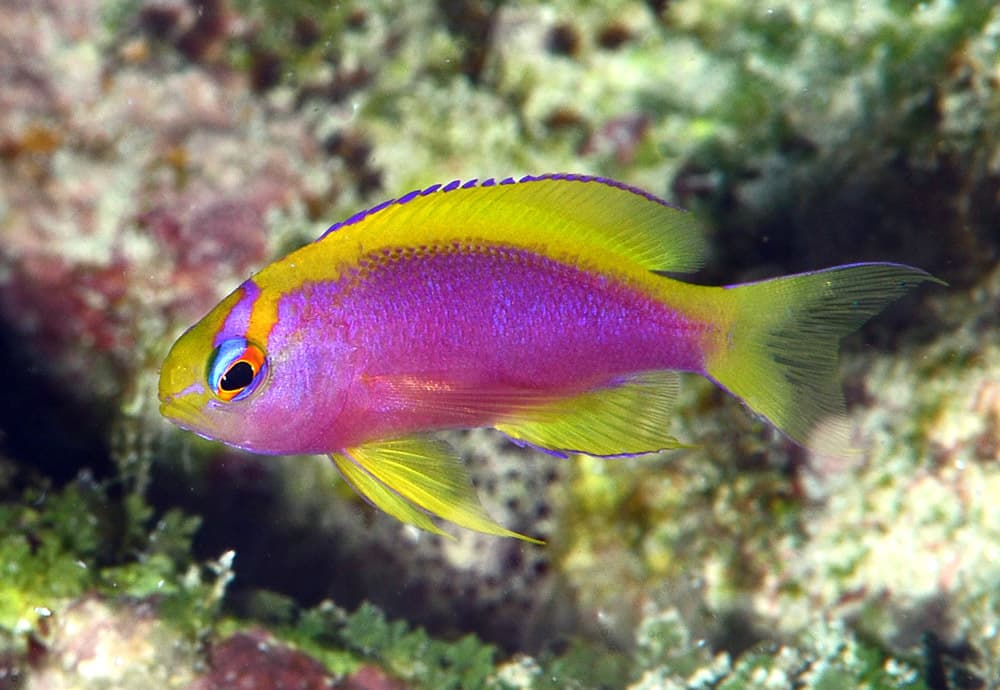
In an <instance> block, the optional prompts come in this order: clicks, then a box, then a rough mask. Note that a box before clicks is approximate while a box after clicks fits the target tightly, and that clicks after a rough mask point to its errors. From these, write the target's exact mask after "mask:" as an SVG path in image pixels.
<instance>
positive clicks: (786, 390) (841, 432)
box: [705, 263, 945, 453]
mask: <svg viewBox="0 0 1000 690" xmlns="http://www.w3.org/2000/svg"><path fill="white" fill-rule="evenodd" d="M928 281H930V282H935V283H940V284H945V283H944V282H943V281H941V280H939V279H937V278H935V277H934V276H932V275H930V274H929V273H926V272H925V271H922V270H920V269H919V268H913V267H911V266H904V265H902V264H892V263H861V264H850V265H846V266H836V267H834V268H828V269H825V270H822V271H815V272H811V273H801V274H798V275H791V276H785V277H782V278H775V279H772V280H765V281H761V282H757V283H746V284H743V285H734V286H731V287H729V288H727V289H726V294H725V299H727V300H730V299H731V300H733V312H732V313H733V319H732V326H731V328H730V329H729V331H728V333H727V334H726V336H725V337H724V338H721V339H720V343H719V345H718V346H717V348H716V349H715V351H714V352H712V353H711V354H710V355H709V357H708V359H707V361H706V366H705V369H706V373H707V374H708V376H710V377H711V378H712V379H714V380H715V381H716V382H718V383H719V384H720V385H721V386H723V387H725V388H726V389H728V390H729V391H731V392H732V393H734V394H735V395H737V396H739V397H740V398H742V399H743V400H744V401H745V402H746V404H747V405H749V406H750V408H751V409H753V410H754V411H755V412H757V413H759V414H761V415H762V416H764V417H766V418H767V419H768V420H769V421H770V422H771V423H772V424H774V425H775V426H776V427H778V429H780V430H781V431H783V432H784V433H785V434H787V435H788V436H789V437H790V438H792V439H793V440H794V441H796V442H798V443H800V444H802V445H804V446H806V447H808V448H810V449H812V450H815V451H817V452H821V453H838V452H844V451H845V450H846V449H847V447H848V443H847V436H848V429H847V424H846V422H845V417H844V396H843V392H842V390H841V384H840V381H839V378H838V376H837V351H838V348H839V343H840V339H841V338H843V337H844V336H845V335H847V334H848V333H851V332H852V331H854V330H856V329H857V328H859V327H860V326H861V325H862V324H863V323H864V322H865V321H867V320H868V319H870V318H871V317H872V316H874V315H875V314H877V313H878V312H880V311H881V310H882V309H883V308H884V307H885V306H886V305H887V304H888V303H889V302H892V301H893V300H895V299H897V298H899V297H900V296H901V295H903V294H904V293H906V292H907V291H908V290H910V289H911V288H912V287H914V286H915V285H918V284H920V283H923V282H928ZM820 432H821V433H820Z"/></svg>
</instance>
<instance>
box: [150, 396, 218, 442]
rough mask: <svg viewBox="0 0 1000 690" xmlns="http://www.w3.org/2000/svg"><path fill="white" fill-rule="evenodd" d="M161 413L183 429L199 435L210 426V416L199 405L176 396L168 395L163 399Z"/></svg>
mask: <svg viewBox="0 0 1000 690" xmlns="http://www.w3.org/2000/svg"><path fill="white" fill-rule="evenodd" d="M160 414H161V415H163V416H164V417H166V418H167V419H168V420H169V421H170V422H171V423H173V424H175V425H177V426H179V427H180V428H181V429H184V430H185V431H191V432H194V433H196V434H198V435H199V436H202V435H203V430H204V429H205V428H207V427H208V418H207V417H206V416H205V414H204V413H203V412H202V411H201V410H200V409H199V408H198V407H197V406H195V405H193V404H191V402H189V401H186V400H183V399H180V398H178V397H176V396H172V395H168V396H167V397H165V398H162V399H161V401H160ZM206 438H207V437H206Z"/></svg>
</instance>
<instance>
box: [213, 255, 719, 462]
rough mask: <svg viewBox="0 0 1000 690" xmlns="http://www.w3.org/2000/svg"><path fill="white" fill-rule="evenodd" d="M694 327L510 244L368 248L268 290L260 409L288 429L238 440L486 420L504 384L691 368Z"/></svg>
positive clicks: (539, 387) (558, 384) (287, 448)
mask: <svg viewBox="0 0 1000 690" xmlns="http://www.w3.org/2000/svg"><path fill="white" fill-rule="evenodd" d="M253 292H255V291H254V290H247V293H248V294H250V293H253ZM247 301H249V300H247ZM234 325H235V324H234ZM706 329H708V326H707V325H706V324H703V323H698V322H695V321H692V320H690V319H688V318H685V317H684V316H683V315H681V314H679V313H677V312H676V311H673V310H671V309H670V308H668V307H667V306H665V305H664V304H662V303H661V302H659V301H657V300H655V299H654V298H653V297H651V296H650V295H648V294H646V293H645V292H644V291H643V290H641V289H640V288H638V287H630V286H628V285H627V284H623V283H622V282H619V281H615V280H613V279H611V278H610V277H608V276H603V275H600V274H596V273H591V272H588V271H585V270H582V269H580V268H577V267H574V266H572V265H569V264H564V263H561V262H558V261H555V260H552V259H549V258H546V257H542V256H538V255H535V254H532V253H530V252H526V251H523V250H517V249H509V248H495V247H484V248H481V249H477V250H472V251H470V250H468V249H465V248H463V249H456V250H455V251H447V250H445V251H423V252H419V251H418V252H407V253H404V254H398V255H395V254H394V255H389V254H387V255H378V256H375V257H370V258H369V259H368V260H366V261H364V262H362V264H361V266H360V268H358V269H356V270H352V271H351V272H350V273H349V274H348V275H347V276H346V277H342V278H341V279H340V280H338V281H335V282H320V283H307V284H304V285H302V286H301V287H299V288H296V289H293V290H291V291H289V292H288V293H286V294H284V295H282V296H281V297H280V298H279V301H278V318H277V321H276V323H275V324H274V327H273V329H272V331H271V333H270V336H269V338H268V343H267V349H268V351H269V352H270V353H271V357H272V358H273V360H274V361H273V362H272V367H273V375H274V376H275V377H276V378H279V379H280V378H281V377H283V376H284V377H286V378H287V379H288V381H286V383H290V384H291V385H289V386H287V387H286V386H285V385H281V383H282V382H280V381H276V382H275V383H278V384H279V387H280V388H282V389H284V391H280V390H272V391H269V395H268V396H267V400H268V401H267V403H266V404H268V405H269V406H271V407H272V409H271V410H270V411H268V413H267V416H266V417H265V418H267V419H271V420H273V422H274V424H275V427H274V429H273V432H274V436H275V437H277V436H278V435H279V433H280V430H282V429H285V430H288V429H293V428H294V429H297V430H298V431H297V432H296V433H295V434H294V435H292V436H289V435H287V434H284V433H282V434H280V435H281V436H282V437H284V439H285V442H284V443H280V444H275V445H273V446H270V447H267V448H263V447H261V445H260V444H254V447H252V449H253V450H257V451H258V452H273V453H304V452H324V451H328V450H329V449H331V448H344V447H350V446H352V445H355V444H359V443H363V442H366V441H368V440H371V439H384V438H392V437H397V436H404V435H407V434H410V433H413V432H420V431H426V430H434V429H442V428H465V427H478V426H490V425H491V424H492V423H495V422H496V421H497V420H498V419H499V418H500V416H502V414H503V412H504V408H505V406H508V405H509V400H510V398H509V396H510V394H512V393H513V392H514V391H516V392H517V393H514V394H515V395H525V394H526V393H527V394H529V395H530V392H531V391H537V392H538V394H539V395H542V396H546V395H547V396H551V397H552V398H556V397H565V396H567V395H572V394H573V393H577V392H583V391H586V390H590V389H593V388H595V387H598V386H601V385H610V384H612V383H615V382H618V381H620V380H621V379H622V378H623V377H625V376H627V375H629V374H633V373H635V372H639V371H647V370H657V369H675V370H683V371H695V372H701V371H702V370H703V361H702V342H703V341H702V338H701V335H702V334H703V333H704V332H705V331H706ZM224 330H228V329H224ZM225 335H226V334H225V333H223V334H220V337H224V336H225ZM291 372H296V373H295V374H294V376H292V375H289V374H290V373H291ZM293 379H294V382H293ZM401 391H402V392H401ZM401 396H402V397H401ZM415 398H416V399H415ZM303 420H306V421H307V423H306V424H303Z"/></svg>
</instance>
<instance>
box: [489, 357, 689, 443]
mask: <svg viewBox="0 0 1000 690" xmlns="http://www.w3.org/2000/svg"><path fill="white" fill-rule="evenodd" d="M677 391H678V375H677V373H676V372H673V371H650V372H644V373H641V374H637V375H634V376H630V377H628V378H626V379H623V380H622V382H621V383H618V384H617V385H611V386H607V387H601V388H597V389H594V390H590V391H587V392H585V393H581V394H579V395H576V396H573V397H570V398H564V399H560V400H556V401H554V402H550V403H548V404H546V405H544V406H540V407H533V408H529V409H525V411H524V414H525V416H524V418H521V419H518V418H514V419H511V420H508V421H504V422H502V423H499V424H496V425H495V428H497V429H498V430H500V431H502V432H503V433H504V434H506V435H507V436H509V437H510V438H511V439H512V440H514V441H515V442H517V443H524V444H529V445H532V446H535V447H537V448H540V449H542V450H546V451H549V452H552V453H556V454H559V455H564V456H565V455H567V454H570V453H582V454H585V455H594V456H600V457H615V456H629V455H643V454H646V453H654V452H656V451H660V450H669V449H672V448H682V447H685V444H683V443H681V442H680V441H678V440H677V439H675V438H673V437H672V436H670V435H669V434H667V433H666V429H667V426H668V424H669V422H670V416H671V413H672V411H673V407H674V403H675V402H676V399H677Z"/></svg>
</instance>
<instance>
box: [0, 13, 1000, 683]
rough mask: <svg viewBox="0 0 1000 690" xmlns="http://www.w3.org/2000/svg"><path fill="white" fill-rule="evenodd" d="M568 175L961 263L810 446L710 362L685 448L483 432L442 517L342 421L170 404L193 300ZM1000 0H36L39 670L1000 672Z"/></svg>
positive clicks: (4, 623)
mask: <svg viewBox="0 0 1000 690" xmlns="http://www.w3.org/2000/svg"><path fill="white" fill-rule="evenodd" d="M558 171H572V172H577V173H588V174H596V175H601V176H605V177H611V178H615V179H619V180H622V181H624V182H626V183H628V184H631V185H636V186H639V187H642V188H644V189H647V190H649V191H651V192H652V193H654V194H657V195H659V196H663V197H665V198H667V199H669V200H670V201H672V202H674V203H677V204H679V205H681V206H683V207H685V208H689V209H691V210H693V211H695V212H696V213H697V214H698V215H699V216H700V218H701V219H702V222H703V224H704V226H705V230H706V232H707V233H708V234H709V236H710V246H711V258H710V260H709V262H708V265H707V266H706V268H705V269H703V270H702V271H701V272H699V273H698V274H697V275H696V277H695V282H701V283H705V284H724V283H735V282H740V281H746V280H754V279H758V278H764V277H770V276H775V275H780V274H785V273H791V272H796V271H803V270H810V269H815V268H821V267H824V266H829V265H834V264H841V263H849V262H854V261H863V260H867V261H870V260H886V261H897V262H903V263H908V264H912V265H916V266H920V267H921V268H924V269H926V270H928V271H930V272H931V273H933V274H935V275H937V276H939V277H941V278H943V279H945V280H947V281H948V282H949V283H950V287H948V288H941V287H937V286H930V287H924V288H922V289H920V290H918V291H916V292H915V293H914V294H913V295H911V296H910V297H908V298H906V299H904V300H902V301H900V302H899V303H897V304H895V305H893V306H892V307H890V308H889V309H888V310H887V311H886V312H885V313H883V314H881V315H880V316H878V317H876V318H875V319H874V320H873V321H872V323H870V324H868V326H866V327H865V328H864V329H863V331H862V332H861V333H859V334H857V335H854V336H851V337H850V338H848V339H847V340H846V341H845V342H844V345H843V357H842V366H841V371H842V375H843V378H844V386H845V393H846V396H847V401H848V412H849V415H850V421H851V425H852V428H853V434H854V435H853V438H852V442H853V443H854V445H855V446H856V447H858V448H859V449H861V452H859V453H857V454H855V455H852V456H849V457H847V458H825V457H819V456H815V455H812V454H809V453H808V452H806V451H805V450H803V449H802V448H799V447H797V446H795V445H794V444H792V443H790V442H789V441H787V440H785V439H783V438H782V437H781V436H780V435H779V434H777V433H776V432H775V431H773V430H772V429H771V428H770V427H768V425H767V424H766V423H764V422H763V421H761V420H758V419H755V418H754V417H753V416H752V415H751V414H750V413H748V412H747V411H746V410H745V409H744V408H742V407H741V405H740V404H739V403H738V402H737V401H736V400H735V399H733V398H731V397H729V396H727V395H726V394H724V393H722V392H720V391H719V390H718V389H716V388H715V387H714V386H713V385H712V384H711V383H709V382H707V381H705V380H703V379H700V378H698V377H695V376H688V377H685V378H684V381H683V386H682V392H681V402H682V404H679V405H678V415H677V418H676V419H675V420H674V427H673V429H672V430H673V431H674V432H675V435H676V436H677V437H678V438H680V439H682V440H686V441H690V442H693V443H696V444H697V446H696V447H693V448H689V449H682V450H679V451H674V452H671V453H664V454H662V455H660V456H656V457H655V458H652V459H649V458H642V459H631V460H613V461H603V460H597V459H593V458H586V457H577V458H573V459H570V460H560V459H556V458H552V457H549V456H546V455H543V454H540V453H537V452H532V451H529V450H525V449H521V448H517V447H515V446H513V445H511V444H510V443H509V442H507V441H505V440H504V439H503V438H502V437H501V436H500V435H499V434H496V433H494V432H488V431H483V430H478V431H470V432H461V433H457V432H456V433H451V434H449V435H448V440H449V441H450V442H451V443H453V444H454V445H455V446H456V447H457V448H459V449H460V450H461V452H462V454H463V456H464V457H465V459H466V461H467V463H468V464H469V466H470V468H471V470H472V472H473V473H474V476H475V478H476V481H477V485H478V488H479V493H480V496H481V498H482V499H483V502H484V504H485V505H486V506H487V508H488V510H489V511H490V513H491V514H492V515H493V516H494V517H495V518H497V519H498V520H499V521H500V522H501V523H503V524H505V525H510V526H512V527H514V528H517V529H530V530H531V534H537V535H539V536H542V537H543V538H545V539H546V540H547V545H545V546H544V547H538V546H535V545H531V544H525V543H521V542H518V541H516V540H513V539H501V538H496V537H490V536H485V535H481V534H476V533H471V532H467V531H455V532H454V535H455V539H454V540H447V539H442V538H440V537H436V536H432V535H428V534H418V533H416V532H415V531H414V530H413V529H412V528H408V527H406V526H404V525H402V524H400V523H397V522H396V521H394V520H393V519H392V518H390V517H388V516H386V515H383V514H381V513H378V512H376V511H374V510H373V509H371V508H370V507H369V506H368V505H367V504H365V503H364V502H363V501H361V500H360V499H358V498H357V497H356V496H355V495H354V494H353V492H351V491H350V489H349V488H348V487H346V486H345V485H344V483H343V482H342V481H341V480H340V479H339V478H338V476H337V475H336V472H335V470H334V468H333V467H332V466H331V465H330V462H329V461H328V460H327V459H325V458H318V457H290V458H268V457H258V456H250V455H246V454H243V453H240V452H238V451H234V450H232V449H229V448H226V447H223V446H221V445H219V444H216V443H211V442H208V441H203V440H201V439H199V438H197V437H195V436H194V435H192V434H188V433H185V432H182V431H180V430H178V429H176V428H174V427H172V426H171V425H169V424H168V423H167V422H165V421H164V420H163V419H162V418H161V417H160V416H159V413H158V411H157V401H156V381H157V376H158V368H159V365H160V363H161V362H162V359H163V356H164V355H165V353H166V350H167V348H168V347H169V346H170V344H171V343H172V342H173V340H174V338H175V337H176V336H177V335H178V333H179V332H180V331H181V330H183V329H184V328H185V327H187V326H188V325H190V324H191V323H193V322H194V321H195V320H196V319H198V318H200V317H201V316H202V315H203V314H204V313H205V312H206V311H207V310H208V309H209V308H211V307H212V306H213V305H215V304H216V303H217V302H218V300H219V299H220V297H221V296H223V295H224V294H226V293H228V292H229V291H230V290H231V289H233V288H234V287H235V286H236V285H238V284H239V283H240V282H241V281H242V280H244V279H245V278H246V277H247V276H249V275H250V274H251V273H252V272H253V271H255V270H257V269H259V268H260V267H262V266H264V265H265V264H266V263H268V262H269V261H270V260H271V259H273V258H276V257H278V256H280V255H282V254H284V253H286V252H288V251H289V250H291V249H294V248H296V247H298V246H301V245H302V244H304V243H306V242H309V241H310V240H312V239H314V238H315V237H318V236H319V235H320V234H321V233H322V232H323V230H325V229H326V228H327V227H328V226H329V225H331V224H332V223H334V222H336V221H338V220H341V219H343V218H346V217H348V216H350V215H351V214H353V213H355V212H356V211H358V210H360V209H363V208H365V207H368V206H372V205H375V204H377V203H379V202H380V201H382V200H384V199H387V198H391V197H396V196H399V195H401V194H403V193H405V192H407V191H409V190H411V189H415V188H421V187H426V186H427V185H429V184H432V183H435V182H447V181H450V180H453V179H470V178H483V177H489V176H500V177H506V176H508V175H510V176H514V177H517V176H520V175H523V174H529V173H543V172H558ZM998 256H1000V7H996V6H995V4H994V3H993V2H988V1H986V0H963V1H961V2H959V1H957V0H956V1H953V2H948V1H945V0H938V1H930V2H910V1H906V0H868V1H866V2H862V1H860V0H859V1H857V2H848V1H847V0H835V1H823V0H815V1H807V0H795V1H792V0H775V1H774V2H767V3H747V2H744V1H742V0H660V1H657V0H648V1H647V2H600V1H596V0H595V1H593V2H585V1H580V2H569V1H568V0H562V1H557V2H549V3H543V2H530V1H528V0H524V1H522V2H503V1H501V0H479V1H477V0H468V1H465V0H452V1H445V2H430V1H427V2H410V3H396V2H389V1H388V0H380V1H375V2H361V1H358V2H343V3H331V2H326V1H320V0H292V1H289V2H279V1H278V0H261V1H260V2H249V1H246V0H210V1H208V2H194V1H193V0H192V1H190V2H185V1H182V0H162V1H150V2H140V1H138V0H120V1H110V0H109V1H106V2H99V1H97V0H73V1H72V2H62V1H59V0H37V1H35V0H4V2H3V3H2V4H0V354H2V357H3V362H4V367H3V369H4V372H5V376H4V381H3V383H4V388H5V390H4V391H3V394H2V395H0V689H3V690H8V689H15V688H16V689H20V688H31V689H52V690H55V689H61V688H83V689H97V688H102V689H103V688H123V689H131V688H136V689H138V688H143V689H146V688H150V687H156V688H181V689H187V690H215V689H220V690H221V689H222V688H241V689H246V690H255V689H258V688H260V689H263V688H277V689H291V688H296V689H305V690H312V689H314V688H316V689H318V688H327V687H336V688H345V689H349V690H382V689H400V688H435V689H437V688H456V689H458V688H496V689H509V688H581V689H582V688H630V689H632V690H639V689H645V690H652V689H654V688H669V689H675V688H676V689H679V688H691V689H695V688H716V689H726V690H730V689H736V688H792V687H795V688H855V687H857V688H873V689H875V688H910V689H914V690H917V689H928V690H955V689H958V688H1000V267H998Z"/></svg>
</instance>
